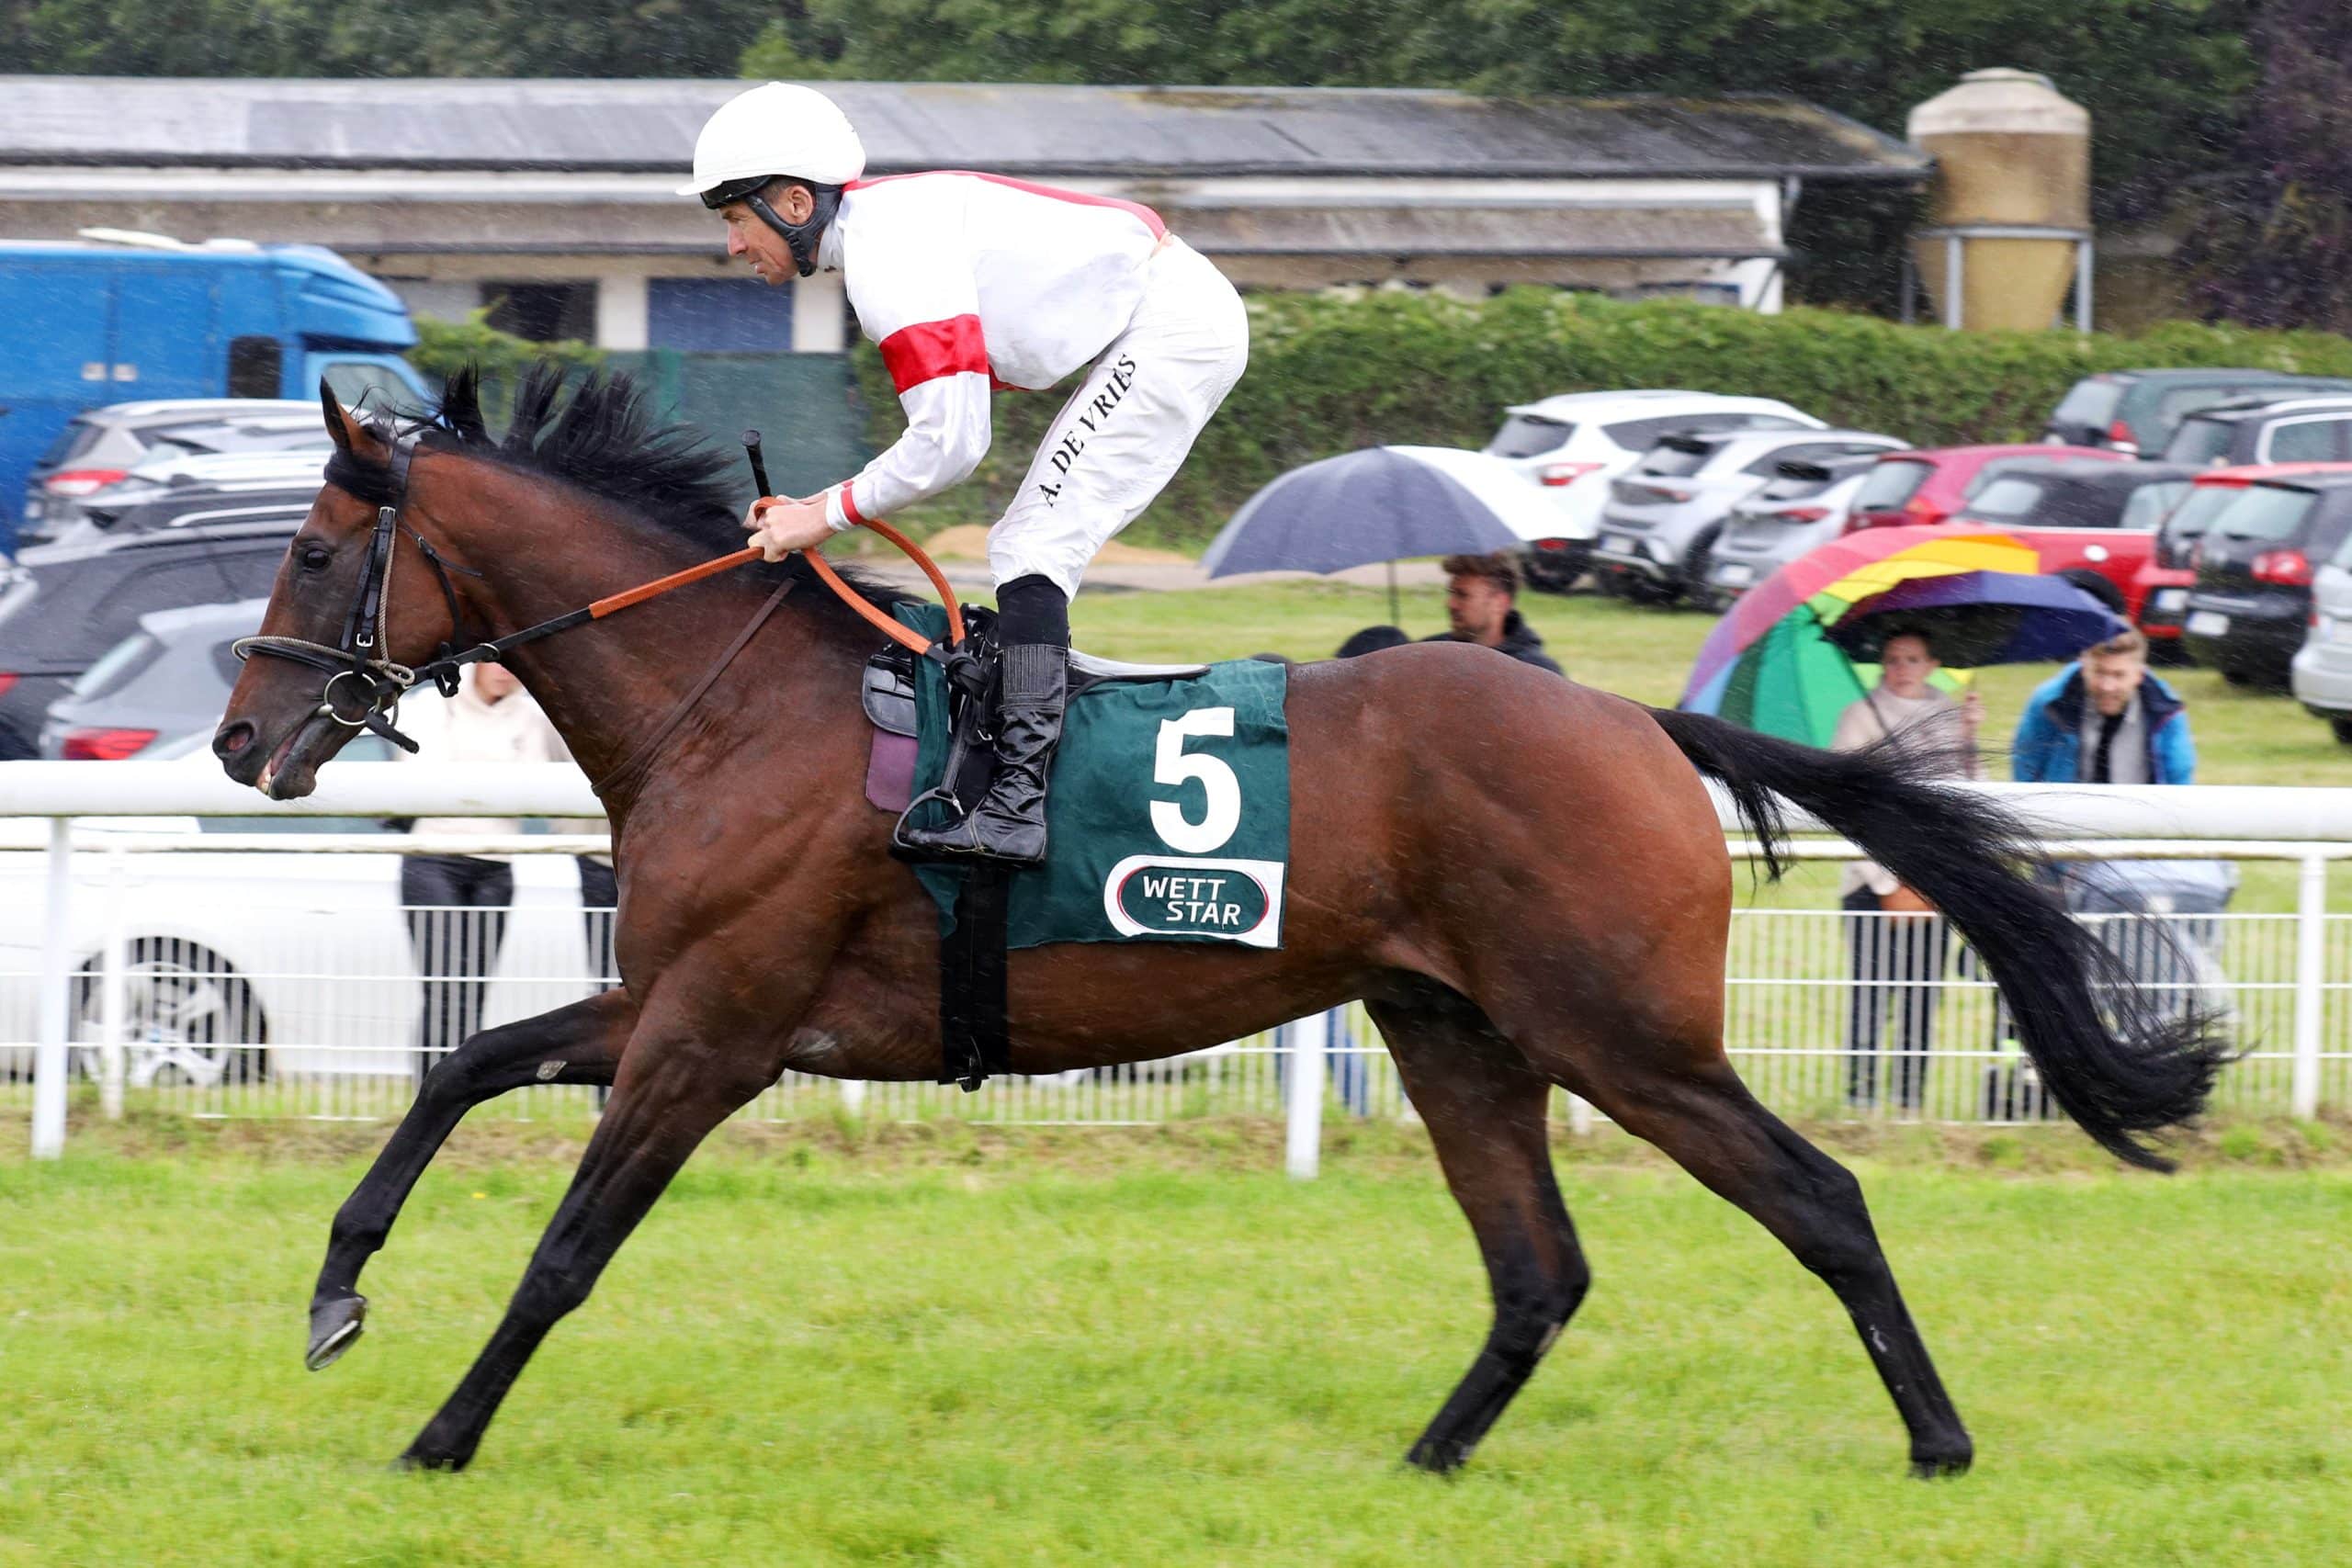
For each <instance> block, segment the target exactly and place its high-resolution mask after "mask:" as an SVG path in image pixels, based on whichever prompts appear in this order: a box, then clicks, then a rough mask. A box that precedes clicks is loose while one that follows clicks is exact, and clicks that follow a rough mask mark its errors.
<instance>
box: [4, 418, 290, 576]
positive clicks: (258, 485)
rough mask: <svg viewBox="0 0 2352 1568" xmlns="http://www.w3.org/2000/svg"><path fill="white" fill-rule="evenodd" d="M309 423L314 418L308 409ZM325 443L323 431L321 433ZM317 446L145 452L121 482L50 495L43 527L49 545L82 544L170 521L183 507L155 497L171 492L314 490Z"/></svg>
mask: <svg viewBox="0 0 2352 1568" xmlns="http://www.w3.org/2000/svg"><path fill="white" fill-rule="evenodd" d="M311 423H312V424H313V425H316V424H318V423H319V421H318V416H317V414H316V413H315V412H313V413H312V415H311ZM319 439H320V441H321V442H322V444H323V443H324V442H325V440H326V435H325V432H324V431H323V430H322V431H321V432H320V434H319ZM328 450H331V448H326V447H324V446H323V445H322V446H321V447H311V448H303V449H300V450H294V451H277V452H208V453H203V454H200V455H198V456H192V457H190V456H180V455H176V454H173V453H168V452H153V453H150V454H148V456H147V457H146V458H145V459H144V460H142V461H141V463H140V465H139V467H137V468H133V469H131V470H130V474H129V476H128V477H126V478H125V479H123V480H122V482H121V483H119V484H112V485H108V486H107V487H106V488H105V489H104V490H100V491H94V492H93V493H91V494H89V495H86V496H82V497H79V498H76V499H73V500H67V501H53V502H51V504H50V508H49V513H48V516H47V517H46V518H44V520H43V522H42V525H41V527H42V532H43V533H44V534H45V535H47V536H48V537H47V539H46V541H45V542H46V543H49V544H52V545H66V544H86V543H87V542H89V541H90V540H91V539H94V538H96V537H99V536H102V535H105V534H107V533H130V532H133V531H135V530H136V529H137V527H138V526H140V525H141V524H142V523H143V524H145V525H149V526H169V525H170V523H169V521H168V520H169V519H171V518H174V517H176V516H179V515H181V514H182V513H181V512H180V511H178V510H176V509H174V508H171V507H168V506H164V507H159V506H157V505H156V504H155V503H156V502H164V501H168V500H169V499H171V498H172V497H173V496H175V495H185V494H195V493H202V494H204V495H207V496H219V497H232V496H246V495H274V494H280V493H285V492H288V491H310V492H311V493H312V494H316V493H317V491H318V488H319V482H320V479H321V476H322V474H323V473H324V472H325V470H326V457H327V451H328Z"/></svg>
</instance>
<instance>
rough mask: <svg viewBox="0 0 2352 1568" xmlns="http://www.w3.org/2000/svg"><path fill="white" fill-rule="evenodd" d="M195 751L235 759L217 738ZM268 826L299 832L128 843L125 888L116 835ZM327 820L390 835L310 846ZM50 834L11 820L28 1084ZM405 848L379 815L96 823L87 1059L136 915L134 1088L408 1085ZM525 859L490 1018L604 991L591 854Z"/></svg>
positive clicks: (79, 903)
mask: <svg viewBox="0 0 2352 1568" xmlns="http://www.w3.org/2000/svg"><path fill="white" fill-rule="evenodd" d="M371 749H372V755H373V756H375V757H383V756H385V755H386V754H387V752H388V750H389V749H388V748H386V747H385V746H384V743H383V742H382V741H380V740H377V739H374V738H373V737H369V736H362V737H360V738H359V739H356V740H355V741H354V742H353V743H352V744H351V745H350V747H348V748H347V749H346V750H345V753H344V755H343V756H342V757H341V758H338V759H337V761H336V764H335V765H336V766H338V767H343V766H356V765H358V762H357V761H354V759H358V760H359V761H365V760H368V758H369V756H370V755H371ZM187 761H188V763H189V765H191V766H198V767H217V766H219V764H218V763H216V762H214V761H213V760H212V759H211V757H210V755H209V752H207V751H206V750H204V749H203V748H202V747H201V746H197V747H194V748H192V749H191V751H190V754H189V756H188V758H187ZM89 765H90V766H91V767H94V768H95V767H104V766H107V764H106V763H102V762H93V763H91V764H89ZM379 765H380V764H379ZM403 765H404V766H409V767H415V768H419V769H424V768H427V767H430V766H431V764H429V763H414V762H412V763H406V764H403ZM254 832H264V833H282V834H283V835H284V838H285V841H286V847H287V851H288V852H286V853H283V854H279V853H276V852H250V851H228V852H206V851H202V850H192V851H175V852H168V853H130V854H126V855H124V856H123V857H122V874H123V882H122V885H121V886H120V887H119V889H118V888H117V887H116V886H115V885H114V882H113V874H112V871H111V868H110V866H109V861H110V859H111V858H112V857H110V856H109V855H107V853H106V852H105V848H104V841H105V840H106V839H107V838H108V837H111V836H114V835H116V834H130V833H135V834H141V835H159V834H161V835H174V836H185V837H186V838H187V839H189V840H197V839H198V838H199V836H201V835H204V834H219V833H238V834H247V833H254ZM322 832H332V833H356V832H357V833H364V832H381V833H383V835H384V847H385V852H383V853H381V854H376V853H356V854H355V853H332V854H322V853H305V852H303V850H302V843H303V840H304V839H305V838H306V837H309V836H313V835H316V834H318V833H322ZM47 834H48V824H47V823H46V822H44V821H38V820H29V819H17V820H13V821H0V1078H5V1077H28V1076H29V1075H30V1074H31V1072H32V1067H33V1054H34V1044H33V1043H34V1041H35V1040H36V1039H37V1037H38V1029H39V1020H40V979H39V976H40V961H41V951H42V942H43V936H44V933H45V930H46V926H47V887H46V877H47V856H46V854H45V853H44V852H43V846H44V845H45V844H46V842H47ZM405 842H406V840H404V839H403V838H402V837H401V836H400V835H398V834H395V833H393V832H391V831H390V830H389V829H385V827H384V826H383V824H381V823H379V822H376V821H372V820H345V819H342V818H316V817H313V818H201V819H199V818H193V817H138V818H128V817H126V818H83V819H82V820H81V821H80V822H79V823H77V825H76V830H75V852H74V878H73V892H72V896H71V900H70V906H69V912H68V917H67V928H66V929H67V944H68V948H69V951H70V953H71V962H72V964H73V965H74V972H75V975H76V979H75V981H74V985H73V987H72V990H71V1003H70V1006H71V1019H70V1036H69V1037H70V1038H71V1039H72V1040H73V1041H74V1043H75V1060H76V1070H77V1071H87V1070H89V1069H90V1067H91V1066H92V1058H93V1057H94V1055H95V1052H94V1051H93V1050H91V1049H90V1046H91V1045H92V1044H93V1043H96V1041H98V1040H99V1039H100V1038H101V1037H102V1035H101V1030H102V1027H103V1024H104V1021H105V1011H104V1010H105V998H104V995H103V990H102V987H100V986H99V984H98V983H97V980H96V976H97V975H98V974H99V971H100V964H99V959H100V955H101V953H102V952H103V950H104V948H105V945H106V941H107V926H108V923H109V916H110V913H111V912H112V911H113V910H114V909H116V908H119V910H120V913H121V934H122V940H123V943H124V949H125V952H126V954H127V958H128V962H127V964H126V965H125V986H124V991H123V996H122V998H121V1002H120V1010H119V1015H118V1016H119V1019H120V1020H121V1024H122V1039H123V1041H124V1043H125V1045H126V1055H125V1058H124V1061H125V1078H126V1080H127V1081H128V1082H129V1083H130V1085H131V1086H132V1087H134V1088H136V1087H143V1086H145V1085H147V1084H151V1083H155V1082H179V1083H188V1084H196V1085H203V1086H209V1085H215V1084H223V1083H239V1084H244V1083H254V1082H258V1081H260V1080H262V1079H264V1078H270V1079H279V1080H295V1079H315V1078H322V1077H347V1076H351V1075H359V1076H365V1077H379V1078H381V1077H398V1078H401V1079H405V1078H407V1077H409V1076H410V1075H411V1074H413V1071H414V1064H415V1052H416V1048H417V1045H418V1042H419V1029H418V1024H419V1018H420V1014H421V1013H422V1011H423V988H422V982H421V980H420V978H419V971H418V967H417V962H416V958H415V955H414V953H413V950H412V947H411V945H410V939H409V931H408V925H407V921H406V919H405V917H404V915H403V912H402V909H401V897H400V880H401V856H400V853H399V851H400V850H401V848H402V847H403V846H404V844H405ZM513 859H514V865H515V902H514V905H513V907H512V912H511V914H510V916H509V918H508V919H507V921H506V924H505V929H504V940H503V942H502V943H501V946H500V950H499V954H498V958H497V961H496V963H495V964H494V965H493V966H492V970H491V972H490V975H489V977H488V984H487V987H486V990H485V993H484V998H483V1003H484V1005H483V1012H482V1017H481V1022H482V1026H483V1027H485V1028H487V1027H490V1026H492V1025H496V1024H500V1023H506V1022H511V1021H515V1020H516V1019H521V1018H527V1017H530V1016H532V1015H533V1014H536V1013H541V1012H545V1011H547V1010H548V1009H550V1008H556V1007H560V1006H562V1005H564V1004H565V1003H567V1002H571V1001H576V1000H578V999H579V998H582V997H583V996H586V995H588V994H589V993H590V992H591V991H592V990H594V989H596V988H597V987H596V986H595V985H594V982H593V981H592V980H591V979H590V967H589V955H588V934H587V930H586V922H585V921H584V920H583V919H582V911H581V900H580V873H579V869H578V866H577V864H576V863H574V862H573V860H572V859H571V856H569V855H565V854H526V855H516V856H515V857H513ZM118 899H119V904H118V902H117V900H118Z"/></svg>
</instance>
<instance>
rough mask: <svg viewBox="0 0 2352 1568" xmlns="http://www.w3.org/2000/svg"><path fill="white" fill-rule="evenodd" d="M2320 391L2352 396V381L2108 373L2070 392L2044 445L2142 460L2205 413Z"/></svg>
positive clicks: (2233, 373) (2261, 373)
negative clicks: (2253, 399) (2264, 397)
mask: <svg viewBox="0 0 2352 1568" xmlns="http://www.w3.org/2000/svg"><path fill="white" fill-rule="evenodd" d="M2274 389H2275V390H2274ZM2319 391H2352V381H2346V380H2342V379H2339V378H2335V377H2329V376H2290V375H2289V374H2287V373H2286V372H2285V371H2283V370H2231V369H2216V368H2211V367H2206V368H2199V369H2193V370H2104V371H2101V372H2099V373H2098V375H2096V376H2086V377H2084V378H2082V379H2081V380H2079V381H2077V382H2075V384H2074V386H2072V387H2071V388H2069V389H2067V391H2066V395H2065V397H2064V398H2063V399H2061V400H2059V403H2058V406H2057V408H2056V409H2054V410H2052V412H2051V415H2050V419H2049V421H2048V423H2047V427H2046V428H2045V429H2044V430H2043V432H2042V439H2043V440H2044V441H2049V442H2057V443H2063V444H2065V445H2069V446H2111V447H2113V448H2115V449H2116V450H2117V451H2119V452H2121V453H2122V454H2123V455H2124V456H2126V457H2138V456H2139V455H2140V454H2141V453H2143V452H2151V453H2153V452H2161V451H2163V450H2164V449H2165V443H2166V441H2168V440H2169V439H2170V438H2171V435H2172V433H2173V427H2174V426H2176V425H2177V424H2178V423H2180V422H2181V420H2182V419H2183V418H2184V417H2185V416H2187V415H2188V414H2189V413H2192V412H2195V411H2197V410H2199V409H2202V408H2211V406H2212V405H2213V404H2215V403H2221V402H2227V401H2229V400H2231V399H2233V398H2239V397H2245V396H2248V395H2252V394H2258V393H2264V392H2269V393H2271V395H2273V396H2278V397H2286V396H2289V395H2291V394H2294V393H2298V392H2319Z"/></svg>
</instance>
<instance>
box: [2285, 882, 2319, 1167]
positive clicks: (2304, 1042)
mask: <svg viewBox="0 0 2352 1568" xmlns="http://www.w3.org/2000/svg"><path fill="white" fill-rule="evenodd" d="M2326 959H2327V862H2326V861H2324V860H2323V859H2321V858H2320V857H2319V856H2317V855H2310V856H2306V857H2305V858H2304V860H2303V872H2302V877H2301V886H2300V888H2299V889H2298V896H2297V897H2296V899H2295V1071H2294V1078H2293V1088H2292V1089H2291V1091H2290V1102H2291V1107H2292V1109H2293V1111H2294V1113H2295V1115H2297V1116H2298V1117H2300V1118H2301V1119H2302V1120H2303V1121H2306V1122H2308V1121H2310V1120H2312V1118H2313V1117H2315V1116H2317V1115H2318V1114H2319V1037H2320V1013H2321V1000H2322V996H2323V993H2322V992H2321V990H2320V977H2321V974H2322V971H2323V970H2324V967H2325V965H2326Z"/></svg>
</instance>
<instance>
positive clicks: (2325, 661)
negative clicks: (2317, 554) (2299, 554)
mask: <svg viewBox="0 0 2352 1568" xmlns="http://www.w3.org/2000/svg"><path fill="white" fill-rule="evenodd" d="M2288 689H2289V690H2290V691H2291V692H2293V693H2294V694H2295V700H2296V701H2297V702H2299V703H2301V704H2302V705H2303V711H2304V712H2306V713H2309V714H2311V715H2312V716H2315V717H2319V718H2324V719H2325V720H2327V724H2328V728H2330V729H2332V730H2334V731H2335V739H2338V740H2340V741H2342V742H2343V743H2344V744H2345V745H2346V746H2352V542H2347V543H2346V544H2345V545H2343V546H2341V547H2338V548H2337V550H2336V552H2335V555H2334V556H2332V557H2330V558H2328V559H2326V560H2324V561H2323V562H2321V563H2320V569H2319V570H2318V571H2317V572H2315V573H2313V574H2312V615H2311V623H2310V629H2309V630H2308V631H2307V632H2305V633H2304V634H2303V646H2302V647H2301V648H2299V649H2296V650H2295V658H2294V661H2293V663H2292V664H2291V665H2290V668H2289V670H2288Z"/></svg>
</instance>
